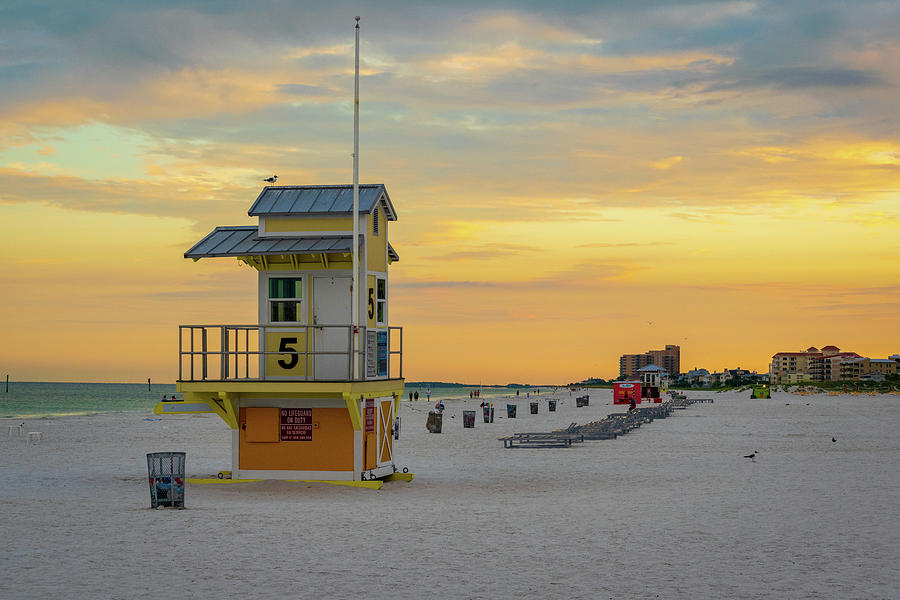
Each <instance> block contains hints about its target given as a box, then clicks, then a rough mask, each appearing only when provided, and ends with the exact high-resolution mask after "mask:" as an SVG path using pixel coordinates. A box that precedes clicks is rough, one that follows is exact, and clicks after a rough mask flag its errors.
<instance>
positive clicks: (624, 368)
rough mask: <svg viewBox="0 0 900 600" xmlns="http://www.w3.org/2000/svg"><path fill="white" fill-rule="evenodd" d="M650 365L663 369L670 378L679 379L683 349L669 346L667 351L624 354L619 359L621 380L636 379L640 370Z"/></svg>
mask: <svg viewBox="0 0 900 600" xmlns="http://www.w3.org/2000/svg"><path fill="white" fill-rule="evenodd" d="M650 365H656V366H658V367H662V368H663V369H665V370H666V371H667V372H668V374H669V376H670V377H677V376H678V375H679V374H680V373H681V348H680V347H679V346H675V345H671V344H667V345H666V349H665V350H648V351H647V352H644V353H643V354H623V355H622V356H621V357H620V358H619V378H620V379H621V378H628V377H636V376H637V374H638V370H639V369H641V368H643V367H647V366H650Z"/></svg>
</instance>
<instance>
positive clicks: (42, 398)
mask: <svg viewBox="0 0 900 600" xmlns="http://www.w3.org/2000/svg"><path fill="white" fill-rule="evenodd" d="M2 385H3V384H2V382H0V386H2ZM427 389H428V386H425V385H408V386H406V390H405V391H404V394H403V397H404V399H409V393H410V392H413V393H415V392H419V401H425V399H426V390H427ZM475 389H477V386H472V387H462V388H460V387H447V386H440V385H435V386H432V387H431V399H432V400H433V401H434V400H450V399H454V398H468V397H469V392H471V391H473V390H475ZM4 390H5V387H0V417H14V418H25V417H31V418H33V417H44V416H61V415H85V414H93V413H107V412H150V411H152V410H153V406H154V405H155V404H156V403H157V402H159V401H160V400H162V397H163V395H166V396H169V397H171V396H172V395H173V394H175V384H156V383H154V384H153V385H152V386H151V387H150V389H149V390H148V389H147V384H146V383H143V384H141V383H30V382H16V381H11V382H10V383H9V392H5V391H4ZM529 391H533V390H529V389H522V390H521V391H520V392H519V393H520V394H521V396H522V397H525V396H526V394H527V393H528V392H529ZM515 395H516V391H515V390H514V389H510V388H506V387H487V386H485V387H482V388H481V396H480V397H481V398H484V399H485V400H494V399H498V400H499V399H500V398H502V397H504V396H515ZM180 398H181V396H180V395H179V399H180Z"/></svg>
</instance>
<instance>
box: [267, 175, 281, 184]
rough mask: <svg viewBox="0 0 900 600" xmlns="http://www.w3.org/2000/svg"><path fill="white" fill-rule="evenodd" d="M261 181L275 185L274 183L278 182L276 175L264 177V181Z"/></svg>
mask: <svg viewBox="0 0 900 600" xmlns="http://www.w3.org/2000/svg"><path fill="white" fill-rule="evenodd" d="M263 181H265V182H266V183H275V182H276V181H278V175H272V176H271V177H266V178H265V179H263Z"/></svg>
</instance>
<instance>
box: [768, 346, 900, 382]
mask: <svg viewBox="0 0 900 600" xmlns="http://www.w3.org/2000/svg"><path fill="white" fill-rule="evenodd" d="M897 372H898V361H895V360H893V357H891V358H887V359H877V358H867V357H865V356H860V355H859V354H857V353H856V352H841V349H840V348H838V347H837V346H825V347H824V348H822V349H821V350H819V349H818V348H816V347H814V346H812V347H810V348H807V349H806V351H805V352H778V353H776V354H775V355H774V356H772V362H771V364H770V365H769V381H771V382H772V383H773V384H776V383H799V382H801V381H843V380H849V379H860V378H863V379H865V378H869V377H871V376H873V375H874V374H880V375H882V376H887V375H894V374H896V373H897Z"/></svg>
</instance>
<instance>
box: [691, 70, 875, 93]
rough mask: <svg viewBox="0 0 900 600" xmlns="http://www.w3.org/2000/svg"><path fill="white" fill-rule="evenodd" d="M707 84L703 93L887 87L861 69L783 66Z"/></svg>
mask: <svg viewBox="0 0 900 600" xmlns="http://www.w3.org/2000/svg"><path fill="white" fill-rule="evenodd" d="M722 79H724V81H719V82H715V83H711V84H710V85H708V86H707V87H706V91H710V92H715V91H720V90H743V89H750V88H760V87H771V88H774V89H778V90H793V89H805V88H850V89H854V90H857V89H865V88H878V87H886V86H888V85H889V84H888V82H886V81H885V80H884V79H883V78H882V77H881V75H880V74H878V73H877V72H874V71H869V70H863V69H849V68H838V67H785V68H779V69H768V70H763V71H761V72H758V73H754V74H750V75H748V76H745V77H739V78H738V79H736V80H734V81H727V76H724V77H722Z"/></svg>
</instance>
